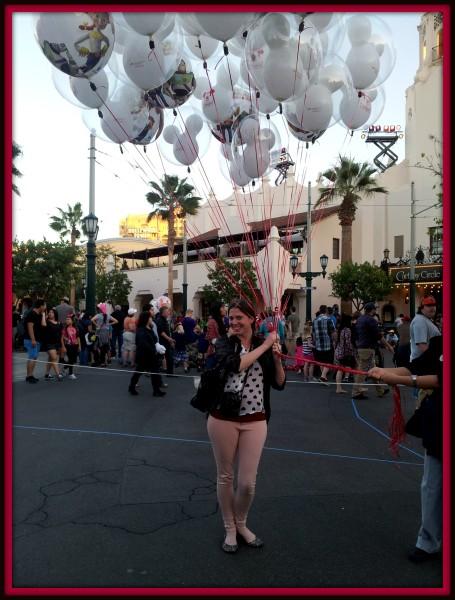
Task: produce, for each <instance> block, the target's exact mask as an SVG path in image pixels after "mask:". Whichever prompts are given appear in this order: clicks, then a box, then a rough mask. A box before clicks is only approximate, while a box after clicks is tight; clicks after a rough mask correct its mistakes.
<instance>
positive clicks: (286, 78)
mask: <svg viewBox="0 0 455 600" xmlns="http://www.w3.org/2000/svg"><path fill="white" fill-rule="evenodd" d="M307 85H308V77H307V75H306V74H305V73H304V70H303V65H302V61H301V60H300V57H299V58H297V54H296V53H295V52H293V51H292V49H291V48H290V47H289V46H282V47H281V48H278V49H275V50H271V51H270V53H269V55H268V56H267V58H266V61H265V64H264V88H265V90H266V92H267V93H268V94H269V95H270V96H272V98H275V100H278V101H279V102H283V101H285V100H288V99H290V98H292V97H294V96H299V95H301V94H302V93H303V92H304V91H305V89H306V87H307Z"/></svg>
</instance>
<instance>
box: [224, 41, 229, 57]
mask: <svg viewBox="0 0 455 600" xmlns="http://www.w3.org/2000/svg"><path fill="white" fill-rule="evenodd" d="M223 51H224V56H227V55H228V54H229V48H228V47H227V44H226V43H225V44H224V46H223Z"/></svg>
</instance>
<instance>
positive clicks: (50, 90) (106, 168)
mask: <svg viewBox="0 0 455 600" xmlns="http://www.w3.org/2000/svg"><path fill="white" fill-rule="evenodd" d="M421 14H422V13H417V12H415V13H396V12H395V13H378V15H379V16H381V18H382V19H383V20H385V21H386V23H387V24H388V25H389V27H390V29H391V31H392V35H393V42H394V44H395V48H396V51H397V60H396V64H395V68H394V70H393V71H392V73H391V75H390V76H389V78H388V79H387V80H386V81H385V83H384V84H383V89H384V92H385V98H386V101H385V107H384V111H383V113H382V115H381V117H380V118H379V120H378V123H379V124H384V125H385V124H395V125H401V126H402V128H404V124H405V90H406V88H408V87H409V86H410V85H412V83H413V81H414V76H415V73H416V70H417V67H418V61H419V56H418V31H417V26H418V25H419V23H420V17H421ZM340 54H341V55H342V56H345V55H346V53H344V54H342V53H340ZM53 70H54V68H53V67H52V65H51V64H50V62H49V61H48V60H47V58H46V57H45V56H44V54H43V53H42V50H41V48H40V47H39V46H38V44H37V42H36V39H35V28H34V15H33V14H31V13H15V14H14V17H13V139H14V140H15V142H16V143H18V144H19V145H20V146H21V148H22V151H23V156H22V157H20V158H19V159H17V160H16V163H15V164H16V166H17V168H18V169H19V170H20V171H21V172H22V173H23V176H22V177H21V178H16V180H15V183H16V184H17V185H18V187H19V189H20V193H21V195H20V196H17V195H16V194H14V196H13V238H14V237H17V238H18V239H19V240H27V239H33V240H36V241H39V240H42V239H43V238H44V237H45V238H46V239H47V240H50V241H57V240H58V234H57V233H56V232H54V231H53V230H52V229H50V228H49V221H50V216H51V215H55V214H57V213H58V211H57V207H60V208H66V207H67V205H68V204H70V205H74V204H75V203H76V202H81V204H82V207H83V212H84V214H88V212H89V210H88V208H89V204H88V203H89V160H88V157H89V145H90V133H89V130H88V128H87V126H86V125H85V123H84V121H83V119H82V110H81V109H80V108H77V107H76V106H75V105H73V104H71V103H70V102H69V101H68V100H67V99H65V98H64V97H63V96H62V95H60V93H59V92H58V91H57V90H56V87H55V85H54V82H53V78H52V71H53ZM291 140H292V143H290V144H289V150H290V152H291V156H293V158H294V159H295V158H297V150H296V149H297V145H296V143H294V142H293V140H294V138H291ZM287 141H288V140H287V138H286V136H284V135H283V138H282V143H283V144H284V145H287ZM210 144H211V145H210V147H209V149H208V151H207V153H206V154H205V155H204V156H203V157H201V162H202V163H203V165H204V169H205V171H206V172H207V173H209V174H210V175H209V179H210V184H211V186H212V188H213V190H214V192H215V194H216V197H217V199H218V200H222V199H223V198H226V197H228V196H229V195H231V194H232V187H231V185H230V184H229V183H228V182H227V181H226V179H225V178H224V177H223V175H222V174H221V173H220V170H219V164H218V159H217V158H216V156H218V149H217V146H218V142H216V140H215V139H214V138H213V140H212V141H211V142H210ZM152 146H153V144H152V145H150V146H149V147H148V150H147V159H150V162H151V163H152V165H153V168H150V166H148V165H147V163H146V161H145V160H144V158H145V157H144V155H143V150H142V147H139V148H137V147H134V146H132V145H131V144H124V148H125V151H124V154H123V155H122V154H121V152H120V149H119V146H118V145H116V144H114V143H107V142H104V141H102V140H101V139H99V138H97V139H96V147H97V154H96V157H97V164H96V169H95V190H96V191H95V213H96V215H97V216H98V218H99V227H100V231H99V234H98V239H107V238H112V237H119V221H120V220H121V219H122V218H123V217H125V216H126V215H127V214H136V213H147V212H149V211H150V208H151V206H150V204H148V203H147V201H146V199H145V196H146V194H147V192H148V191H150V186H149V185H148V184H147V182H148V181H150V180H154V181H158V180H159V179H160V178H161V177H162V176H163V168H162V166H161V163H160V160H159V158H158V156H157V154H156V151H155V152H154V149H153V148H152ZM404 150H405V144H404V140H399V141H398V142H397V143H396V144H395V146H394V151H395V152H396V153H397V154H398V157H399V161H401V160H403V159H404ZM340 151H342V152H343V153H344V154H348V155H351V156H354V157H355V158H356V160H362V161H363V160H365V161H369V162H373V158H374V156H375V155H376V154H377V150H376V148H375V147H374V145H372V144H366V143H365V142H364V141H363V140H362V139H361V136H360V132H359V131H357V132H355V133H354V135H353V136H352V137H351V136H350V135H347V132H346V129H345V128H343V127H342V126H341V125H339V124H336V125H334V126H333V127H331V128H329V129H328V130H327V131H326V133H325V134H324V135H323V136H322V137H321V138H320V139H319V140H318V141H317V142H316V143H315V144H314V145H313V146H310V148H309V149H308V150H306V149H304V150H303V153H302V154H301V156H302V159H303V161H305V169H302V168H300V169H299V167H300V165H297V166H296V173H297V179H298V180H299V178H300V179H301V180H302V179H303V181H301V182H302V183H304V184H305V185H306V184H307V183H308V181H312V182H315V181H316V179H317V175H318V174H319V173H320V172H321V171H323V170H324V169H326V168H328V167H329V166H331V165H333V164H334V163H335V161H336V158H337V156H338V154H339V153H340ZM141 154H142V155H141ZM164 166H165V169H166V172H167V173H173V174H178V175H179V176H180V177H185V176H187V177H188V181H189V183H191V184H192V185H194V186H195V188H196V192H198V195H201V196H203V197H204V196H206V194H207V192H208V190H209V186H208V185H207V183H206V182H204V180H203V179H202V178H201V177H200V167H198V166H197V165H195V166H193V167H192V170H191V173H190V174H189V175H188V173H187V172H186V168H181V169H179V168H177V167H175V166H174V165H170V164H168V163H167V162H165V165H164ZM143 169H145V171H146V172H145V173H144V172H143ZM272 179H274V177H272Z"/></svg>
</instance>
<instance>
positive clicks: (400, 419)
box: [389, 385, 406, 456]
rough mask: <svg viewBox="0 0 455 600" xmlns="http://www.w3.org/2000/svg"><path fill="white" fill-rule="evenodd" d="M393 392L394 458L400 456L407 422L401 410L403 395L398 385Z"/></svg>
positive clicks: (391, 422)
mask: <svg viewBox="0 0 455 600" xmlns="http://www.w3.org/2000/svg"><path fill="white" fill-rule="evenodd" d="M392 391H393V414H392V418H391V419H390V423H389V435H390V444H389V448H390V451H391V452H392V454H393V455H394V456H398V454H399V452H398V448H399V445H400V443H401V442H402V441H403V440H404V439H405V437H406V432H405V429H404V427H405V420H404V416H403V411H402V410H401V395H400V390H399V389H398V386H397V385H394V386H393V387H392Z"/></svg>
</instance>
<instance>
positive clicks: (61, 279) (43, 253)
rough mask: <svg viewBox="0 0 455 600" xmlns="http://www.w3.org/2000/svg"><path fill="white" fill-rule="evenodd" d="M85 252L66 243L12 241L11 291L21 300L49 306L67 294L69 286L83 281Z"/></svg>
mask: <svg viewBox="0 0 455 600" xmlns="http://www.w3.org/2000/svg"><path fill="white" fill-rule="evenodd" d="M84 262H85V259H84V252H83V250H82V248H77V247H74V246H72V245H71V244H70V243H69V242H64V241H60V242H48V241H47V240H43V241H42V242H35V241H33V240H28V241H26V242H19V241H18V240H17V239H16V240H14V241H13V290H14V292H15V294H16V295H17V296H18V297H19V298H22V297H23V296H27V295H29V296H31V297H32V298H44V299H45V300H46V301H47V302H48V304H49V306H55V305H56V304H58V302H59V300H60V298H61V297H62V296H66V295H67V294H68V282H69V281H75V282H78V283H79V284H80V285H81V284H82V281H83V279H84V272H85V269H84Z"/></svg>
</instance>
